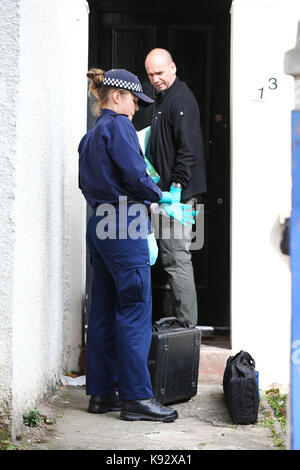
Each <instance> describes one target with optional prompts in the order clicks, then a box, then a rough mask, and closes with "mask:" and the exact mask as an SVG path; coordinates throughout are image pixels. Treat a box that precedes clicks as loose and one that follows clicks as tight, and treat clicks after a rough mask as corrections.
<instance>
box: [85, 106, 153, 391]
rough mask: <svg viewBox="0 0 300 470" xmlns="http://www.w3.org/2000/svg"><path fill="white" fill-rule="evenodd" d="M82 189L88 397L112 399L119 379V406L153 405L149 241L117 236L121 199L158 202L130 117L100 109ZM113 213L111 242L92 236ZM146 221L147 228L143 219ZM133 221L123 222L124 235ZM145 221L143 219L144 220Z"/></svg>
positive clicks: (91, 133)
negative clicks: (110, 210) (89, 273)
mask: <svg viewBox="0 0 300 470" xmlns="http://www.w3.org/2000/svg"><path fill="white" fill-rule="evenodd" d="M78 151H79V186H80V188H81V190H82V193H83V195H84V197H85V198H86V201H87V203H88V204H89V205H90V206H91V207H92V208H93V214H92V216H91V218H90V219H89V221H88V225H87V234H86V241H87V247H88V250H89V254H90V257H91V263H92V266H93V284H92V298H91V309H90V317H89V324H88V330H87V354H86V381H87V382H86V393H87V395H112V394H114V393H115V390H114V378H115V377H116V376H117V378H118V386H119V398H120V399H121V400H143V399H147V398H152V396H153V394H152V387H151V382H150V376H149V371H148V366H147V360H148V353H149V348H150V343H151V336H152V325H151V311H152V295H151V278H150V276H151V267H150V261H149V249H148V244H147V239H146V238H145V237H141V238H138V239H133V238H130V237H128V236H127V237H124V236H122V237H121V236H119V228H120V224H121V218H120V211H121V209H120V205H119V204H118V203H119V196H124V197H125V196H126V198H127V201H128V202H127V209H130V207H131V206H132V205H133V204H134V202H135V201H144V204H145V205H146V206H147V205H149V204H150V203H152V202H158V201H159V200H160V199H161V197H162V193H161V190H160V189H159V188H158V187H157V186H156V184H155V183H154V182H153V181H152V179H151V177H150V176H148V174H147V171H146V163H145V161H144V159H143V157H142V155H141V151H140V147H139V142H138V137H137V134H136V132H135V129H134V126H133V124H132V123H131V122H130V120H129V119H128V117H127V116H125V115H122V114H118V113H116V112H114V111H112V110H110V109H103V110H102V112H101V115H100V117H99V118H98V119H97V121H96V123H95V126H94V127H93V129H91V130H90V131H89V132H88V133H87V134H86V135H85V136H84V137H83V138H82V140H81V142H80V144H79V148H78ZM103 204H112V205H113V207H114V208H115V211H116V212H115V214H116V218H115V219H116V226H115V235H116V236H115V237H113V238H103V237H100V238H99V236H98V235H97V225H98V224H99V222H101V221H103V218H104V214H102V213H101V214H102V215H99V210H98V209H99V207H100V208H101V206H102V207H103ZM143 217H144V219H145V220H144V221H145V224H146V226H147V227H148V223H149V218H148V214H147V211H145V213H144V216H143ZM133 219H134V216H133V215H128V213H127V217H126V223H127V228H128V227H129V226H130V223H132V222H133ZM141 220H142V219H141Z"/></svg>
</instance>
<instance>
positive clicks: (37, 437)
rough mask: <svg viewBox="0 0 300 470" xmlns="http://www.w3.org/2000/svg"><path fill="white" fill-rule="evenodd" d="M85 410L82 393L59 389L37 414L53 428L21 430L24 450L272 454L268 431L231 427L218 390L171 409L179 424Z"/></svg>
mask: <svg viewBox="0 0 300 470" xmlns="http://www.w3.org/2000/svg"><path fill="white" fill-rule="evenodd" d="M87 404H88V397H87V396H86V395H85V387H82V386H81V387H73V386H66V387H64V388H60V389H58V390H57V391H56V392H55V393H54V394H53V395H52V396H51V397H49V398H48V400H46V401H44V402H43V403H40V404H39V408H38V409H39V411H40V412H41V413H43V414H45V415H46V416H48V417H50V418H55V419H56V423H54V424H48V425H44V426H42V427H40V428H39V429H36V428H35V429H30V428H28V427H25V426H24V436H25V438H24V436H23V442H25V443H26V447H27V448H28V449H33V450H114V451H121V450H175V451H183V450H276V449H277V448H276V447H274V444H273V438H272V435H271V432H270V430H269V429H268V428H267V427H264V426H262V425H261V424H260V423H259V422H258V423H257V424H255V425H233V424H232V423H231V421H230V417H229V415H228V412H227V409H226V406H225V402H224V396H223V389H222V386H221V385H220V384H199V386H198V394H197V395H196V396H195V397H194V398H192V399H191V400H190V401H189V402H186V403H181V404H177V405H176V409H177V410H178V414H179V418H178V419H177V420H176V421H175V422H173V423H153V422H146V421H140V422H127V421H122V420H121V419H119V413H107V414H104V415H94V414H90V413H87V411H86V409H87ZM174 407H175V406H174ZM262 416H263V412H262V411H260V417H262ZM25 428H26V429H25ZM112 455H113V454H112Z"/></svg>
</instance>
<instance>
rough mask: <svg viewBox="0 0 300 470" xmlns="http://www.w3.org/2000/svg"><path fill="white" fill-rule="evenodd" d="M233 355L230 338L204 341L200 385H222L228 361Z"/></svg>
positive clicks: (201, 348) (201, 355)
mask: <svg viewBox="0 0 300 470" xmlns="http://www.w3.org/2000/svg"><path fill="white" fill-rule="evenodd" d="M232 354H233V353H232V350H231V349H230V340H229V338H222V337H221V338H216V337H214V338H211V339H203V340H202V342H201V347H200V364H199V378H198V381H199V383H202V384H222V382H223V374H224V370H225V366H226V361H227V359H228V357H229V356H232Z"/></svg>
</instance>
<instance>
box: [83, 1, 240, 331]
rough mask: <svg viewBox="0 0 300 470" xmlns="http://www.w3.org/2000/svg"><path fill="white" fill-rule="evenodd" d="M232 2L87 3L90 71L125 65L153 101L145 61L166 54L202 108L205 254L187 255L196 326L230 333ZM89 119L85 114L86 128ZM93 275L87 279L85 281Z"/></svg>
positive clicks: (158, 274) (158, 277)
mask: <svg viewBox="0 0 300 470" xmlns="http://www.w3.org/2000/svg"><path fill="white" fill-rule="evenodd" d="M230 4H231V0H218V1H217V0H214V1H213V0H209V1H203V0H202V1H189V0H187V1H185V2H179V1H177V0H172V1H164V0H162V1H161V2H157V3H155V2H154V1H143V0H132V1H130V0H127V1H121V0H115V1H114V0H109V1H108V0H104V1H101V0H90V1H89V5H90V46H89V48H90V49H89V66H90V67H92V66H97V67H101V68H103V69H104V70H109V69H111V68H126V69H128V70H130V71H131V72H133V73H135V74H136V75H138V77H139V78H140V81H141V82H142V85H143V89H144V91H145V93H146V94H148V95H150V96H154V89H153V87H152V86H151V84H150V82H149V80H148V78H147V75H146V72H145V69H144V59H145V56H146V54H147V52H149V51H150V50H151V49H152V48H154V47H162V48H165V49H168V50H169V51H170V52H171V54H172V56H173V60H174V62H175V63H176V65H177V75H178V77H179V78H180V79H181V80H183V81H185V82H186V83H187V84H188V86H189V87H190V88H191V89H192V91H193V93H194V94H195V96H196V99H197V101H198V103H199V107H200V113H201V124H202V129H203V134H204V140H205V149H206V166H207V181H208V192H207V194H206V196H205V199H204V208H205V225H204V227H205V232H204V246H203V248H202V249H199V250H193V251H192V259H193V266H194V272H195V281H196V287H197V294H198V311H199V313H198V324H199V325H209V326H213V327H215V328H225V329H226V328H227V327H229V324H230V318H229V288H230V287H229V278H230V271H229V264H230V258H229V229H230V212H229V211H230V200H229V197H230V181H229V177H230V161H229V63H230V56H229V46H230V13H229V9H230ZM151 113H152V109H151V107H149V108H147V109H144V110H143V109H142V110H140V111H139V112H138V113H137V114H136V116H135V118H134V125H135V127H136V129H137V130H140V129H142V128H143V127H146V126H148V125H149V124H150V122H151ZM92 123H93V118H92V117H91V115H89V126H91V125H92ZM89 278H90V277H89V276H88V279H89ZM152 291H153V319H154V320H157V319H159V318H160V317H161V316H162V315H161V314H162V305H163V302H164V301H165V305H168V304H169V300H168V282H167V279H166V275H165V273H164V272H163V270H162V268H161V266H160V264H159V262H158V263H157V265H155V267H153V272H152Z"/></svg>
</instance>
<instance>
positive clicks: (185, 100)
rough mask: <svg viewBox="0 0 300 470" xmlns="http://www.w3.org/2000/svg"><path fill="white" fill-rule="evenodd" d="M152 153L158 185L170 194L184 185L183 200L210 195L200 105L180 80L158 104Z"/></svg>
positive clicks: (155, 113)
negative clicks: (207, 183) (158, 177)
mask: <svg viewBox="0 0 300 470" xmlns="http://www.w3.org/2000/svg"><path fill="white" fill-rule="evenodd" d="M151 133H152V135H151V154H150V158H151V156H152V160H153V164H154V167H155V168H156V170H157V172H158V174H159V175H160V180H159V182H158V183H157V184H158V186H159V187H160V188H161V189H162V191H169V188H170V185H171V183H172V182H173V181H175V182H177V183H181V185H182V187H183V189H182V195H181V199H182V200H183V201H187V200H188V199H190V198H191V197H193V196H195V195H197V194H201V193H205V192H206V174H205V158H204V145H203V137H202V131H201V127H200V113H199V107H198V103H197V101H196V99H195V97H194V95H193V93H192V92H191V90H190V89H189V88H188V86H187V85H186V84H185V83H184V82H182V81H180V80H179V79H178V78H176V80H175V82H174V83H173V85H172V86H171V87H170V88H168V89H167V90H166V91H164V92H162V93H159V94H158V95H157V98H156V101H155V109H154V116H153V120H152V130H151Z"/></svg>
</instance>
